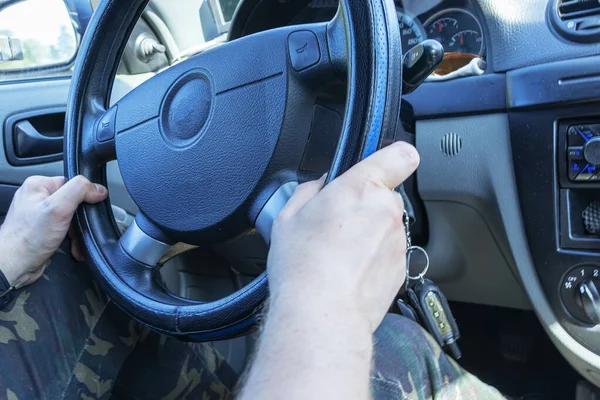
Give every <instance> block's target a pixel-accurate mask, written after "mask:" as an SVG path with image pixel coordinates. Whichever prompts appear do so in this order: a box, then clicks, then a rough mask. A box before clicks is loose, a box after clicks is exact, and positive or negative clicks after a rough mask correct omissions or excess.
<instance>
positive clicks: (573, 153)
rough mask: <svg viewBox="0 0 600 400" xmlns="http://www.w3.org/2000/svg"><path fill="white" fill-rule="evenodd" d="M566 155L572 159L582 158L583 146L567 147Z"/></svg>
mask: <svg viewBox="0 0 600 400" xmlns="http://www.w3.org/2000/svg"><path fill="white" fill-rule="evenodd" d="M567 157H568V159H569V160H572V161H578V160H583V147H581V146H579V147H569V148H568V149H567Z"/></svg>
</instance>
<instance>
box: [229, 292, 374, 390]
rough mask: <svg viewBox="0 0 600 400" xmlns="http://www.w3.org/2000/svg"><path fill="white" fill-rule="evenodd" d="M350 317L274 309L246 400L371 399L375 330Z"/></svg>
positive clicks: (320, 311) (303, 308)
mask: <svg viewBox="0 0 600 400" xmlns="http://www.w3.org/2000/svg"><path fill="white" fill-rule="evenodd" d="M345 311H346V310H344V309H339V308H338V309H337V310H336V311H335V312H329V311H327V309H326V308H324V307H323V306H321V307H319V306H316V307H308V306H307V304H306V303H305V302H304V303H302V304H297V306H294V305H291V306H289V305H285V304H274V305H272V308H271V309H270V310H269V313H268V316H267V320H266V325H265V326H264V330H263V333H262V336H261V339H260V344H259V349H258V353H257V355H256V359H255V360H254V364H253V365H252V367H251V370H250V374H249V375H248V380H247V382H246V384H245V387H244V389H243V390H242V395H241V398H242V399H307V398H308V399H312V398H339V399H368V398H370V389H369V375H370V368H371V357H372V350H373V343H372V337H371V333H370V329H369V326H368V324H366V323H365V321H363V320H361V319H358V318H356V317H349V315H356V314H353V313H347V312H345Z"/></svg>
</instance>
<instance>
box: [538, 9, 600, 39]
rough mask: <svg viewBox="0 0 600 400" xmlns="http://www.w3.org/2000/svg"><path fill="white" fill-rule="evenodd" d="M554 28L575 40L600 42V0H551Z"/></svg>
mask: <svg viewBox="0 0 600 400" xmlns="http://www.w3.org/2000/svg"><path fill="white" fill-rule="evenodd" d="M550 2H551V3H550V7H548V13H549V15H548V17H549V20H550V23H551V24H552V27H553V28H554V30H555V31H556V32H557V33H558V34H559V35H561V36H562V37H564V38H565V39H568V40H571V41H573V42H583V43H598V42H600V0H550Z"/></svg>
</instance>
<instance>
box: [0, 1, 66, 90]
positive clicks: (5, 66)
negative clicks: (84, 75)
mask: <svg viewBox="0 0 600 400" xmlns="http://www.w3.org/2000/svg"><path fill="white" fill-rule="evenodd" d="M77 45H78V39H77V34H76V32H75V29H74V27H73V22H72V20H71V17H70V15H69V11H68V9H67V7H66V6H65V3H64V2H63V0H25V1H22V2H18V3H16V4H13V5H11V6H8V7H7V8H4V9H3V10H2V11H0V81H1V80H3V78H2V75H3V74H4V73H7V72H9V71H10V72H14V71H25V70H28V69H39V68H43V67H50V66H56V67H58V66H61V65H62V66H67V65H69V64H70V63H71V62H72V61H73V59H74V57H75V55H76V53H77ZM19 50H20V51H21V52H22V54H18V51H19ZM11 51H12V53H11ZM11 55H12V56H11Z"/></svg>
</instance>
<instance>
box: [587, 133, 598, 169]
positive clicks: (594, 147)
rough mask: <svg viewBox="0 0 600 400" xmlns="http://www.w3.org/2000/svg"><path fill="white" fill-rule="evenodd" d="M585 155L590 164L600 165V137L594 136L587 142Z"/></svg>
mask: <svg viewBox="0 0 600 400" xmlns="http://www.w3.org/2000/svg"><path fill="white" fill-rule="evenodd" d="M583 157H584V158H585V161H587V162H588V163H589V164H593V165H600V137H598V136H596V137H593V138H591V139H590V140H588V141H587V142H586V144H585V146H584V147H583Z"/></svg>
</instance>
